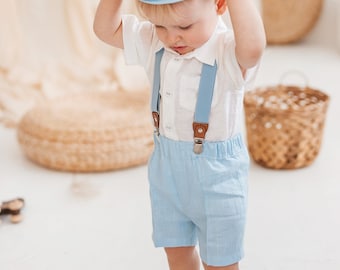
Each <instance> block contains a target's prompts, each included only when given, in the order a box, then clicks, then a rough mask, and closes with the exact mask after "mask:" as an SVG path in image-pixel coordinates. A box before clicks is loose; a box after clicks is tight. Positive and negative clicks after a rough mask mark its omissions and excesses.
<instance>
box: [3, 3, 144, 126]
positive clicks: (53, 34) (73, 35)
mask: <svg viewBox="0 0 340 270" xmlns="http://www.w3.org/2000/svg"><path fill="white" fill-rule="evenodd" d="M125 2H126V3H128V4H125V5H126V6H125V9H127V10H129V11H132V10H133V9H134V6H133V2H134V1H125ZM97 4H98V0H49V1H46V0H26V1H21V0H10V1H1V2H0V122H2V123H4V124H5V125H7V126H15V125H16V124H17V123H18V121H19V120H20V118H21V116H22V115H23V114H24V113H25V112H26V111H27V110H28V109H30V108H31V107H32V106H34V105H35V104H37V103H39V102H43V101H44V100H45V99H49V98H53V97H56V96H59V95H64V94H68V93H74V92H79V91H86V90H98V91H111V90H117V89H120V88H123V89H125V90H134V89H135V88H139V89H140V88H142V87H146V86H147V82H146V78H145V77H144V73H143V72H140V70H139V69H138V68H133V67H127V66H125V64H124V62H123V60H122V53H121V52H120V50H118V49H114V48H111V47H109V46H107V45H105V44H104V43H102V42H101V41H99V40H98V39H97V38H96V37H95V35H94V33H93V30H92V23H93V18H94V14H95V9H96V6H97ZM127 5H129V6H127ZM125 74H128V76H126V75H125ZM131 76H133V77H134V79H133V80H131Z"/></svg>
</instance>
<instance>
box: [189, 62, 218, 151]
mask: <svg viewBox="0 0 340 270" xmlns="http://www.w3.org/2000/svg"><path fill="white" fill-rule="evenodd" d="M216 72H217V64H216V61H215V63H214V65H213V66H210V65H207V64H203V67H202V73H201V79H200V84H199V88H198V96H197V101H196V109H195V115H194V122H193V124H192V127H193V130H194V152H195V153H196V154H200V153H202V151H203V141H204V139H205V134H206V133H207V131H208V127H209V124H208V123H209V116H210V111H211V103H212V97H213V93H214V86H215V79H216Z"/></svg>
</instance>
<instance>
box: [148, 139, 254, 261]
mask: <svg viewBox="0 0 340 270" xmlns="http://www.w3.org/2000/svg"><path fill="white" fill-rule="evenodd" d="M203 147H204V150H203V153H201V154H199V155H197V154H195V153H194V152H193V143H192V142H183V141H174V140H171V139H168V138H166V137H164V136H159V137H156V136H155V148H154V151H153V154H152V156H151V157H150V160H149V183H150V196H151V207H152V221H153V241H154V244H155V246H156V247H183V246H194V245H196V244H197V240H198V244H199V251H200V255H201V259H202V260H203V261H204V262H205V263H206V264H208V265H213V266H226V265H230V264H233V263H236V262H238V261H240V260H241V259H242V257H243V253H244V252H243V236H244V231H245V220H246V208H247V179H248V169H249V155H248V152H247V149H246V146H245V144H244V142H243V139H242V136H241V135H237V136H235V137H233V138H231V139H228V140H226V141H224V142H204V144H203Z"/></svg>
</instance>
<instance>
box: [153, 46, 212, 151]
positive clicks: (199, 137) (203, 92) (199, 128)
mask: <svg viewBox="0 0 340 270" xmlns="http://www.w3.org/2000/svg"><path fill="white" fill-rule="evenodd" d="M163 54H164V48H162V49H161V50H159V51H158V52H157V53H156V59H155V67H154V79H153V88H152V96H151V98H152V99H151V111H152V118H153V122H154V126H155V133H156V134H157V135H159V101H160V93H159V90H160V67H161V60H162V57H163ZM216 72H217V64H216V61H215V63H214V65H213V66H211V65H208V64H203V66H202V72H201V79H200V84H199V88H198V96H197V101H196V108H195V114H194V122H193V130H194V152H195V153H196V154H200V153H202V151H203V141H204V139H205V134H206V132H207V130H208V127H209V124H208V122H209V116H210V110H211V102H212V97H213V93H214V86H215V79H216Z"/></svg>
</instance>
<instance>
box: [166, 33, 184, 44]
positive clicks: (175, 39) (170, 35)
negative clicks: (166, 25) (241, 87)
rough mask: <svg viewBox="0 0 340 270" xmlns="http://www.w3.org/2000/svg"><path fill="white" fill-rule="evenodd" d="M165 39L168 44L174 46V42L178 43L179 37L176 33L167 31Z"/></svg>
mask: <svg viewBox="0 0 340 270" xmlns="http://www.w3.org/2000/svg"><path fill="white" fill-rule="evenodd" d="M167 38H168V42H169V43H170V44H175V43H176V42H178V41H179V40H180V39H181V36H180V35H179V33H178V31H176V30H169V31H168V36H167Z"/></svg>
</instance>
